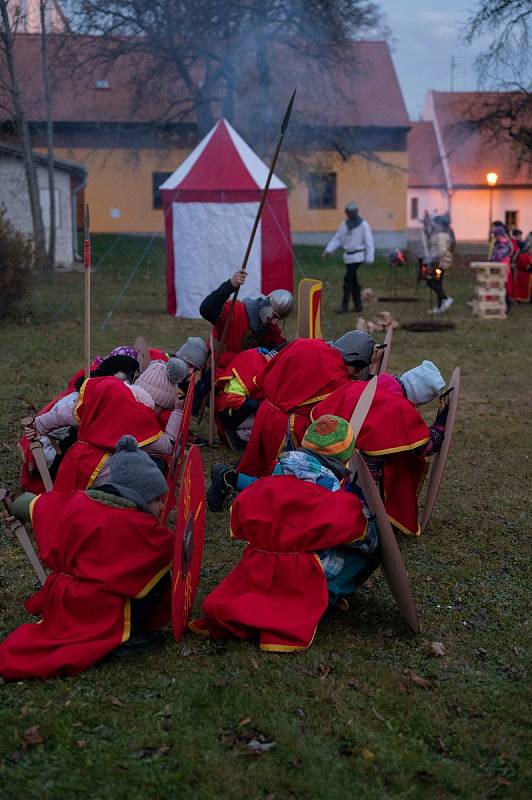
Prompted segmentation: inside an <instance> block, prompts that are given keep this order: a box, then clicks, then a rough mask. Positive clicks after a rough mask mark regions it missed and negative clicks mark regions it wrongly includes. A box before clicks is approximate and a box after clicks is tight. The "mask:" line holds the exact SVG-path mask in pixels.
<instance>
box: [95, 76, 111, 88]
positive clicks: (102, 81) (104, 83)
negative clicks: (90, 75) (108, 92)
mask: <svg viewBox="0 0 532 800" xmlns="http://www.w3.org/2000/svg"><path fill="white" fill-rule="evenodd" d="M96 88H97V89H109V88H110V87H109V81H108V80H106V79H105V78H100V79H98V80H97V81H96Z"/></svg>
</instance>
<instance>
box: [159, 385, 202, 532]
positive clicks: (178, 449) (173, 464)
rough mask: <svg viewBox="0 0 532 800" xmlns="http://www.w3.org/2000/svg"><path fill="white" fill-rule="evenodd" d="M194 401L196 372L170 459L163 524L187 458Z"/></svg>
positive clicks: (162, 517) (188, 392)
mask: <svg viewBox="0 0 532 800" xmlns="http://www.w3.org/2000/svg"><path fill="white" fill-rule="evenodd" d="M193 402H194V373H192V375H191V376H190V383H189V384H188V389H187V394H186V397H185V403H184V405H183V416H182V417H181V427H180V428H179V433H178V434H177V439H176V442H175V445H174V452H173V453H172V458H171V460H170V466H169V469H168V477H167V480H166V482H167V484H168V494H167V495H166V501H165V504H164V507H163V510H162V511H161V515H160V517H159V519H160V521H161V525H166V521H167V519H168V514H169V513H170V511H171V510H172V508H173V503H174V497H175V493H176V489H177V485H178V483H179V476H180V473H181V467H182V466H183V461H184V460H185V449H186V446H187V440H188V430H189V427H190V418H191V416H192V404H193Z"/></svg>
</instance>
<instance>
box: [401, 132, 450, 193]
mask: <svg viewBox="0 0 532 800" xmlns="http://www.w3.org/2000/svg"><path fill="white" fill-rule="evenodd" d="M411 125H412V127H411V129H410V131H409V132H408V185H409V186H439V187H440V186H442V187H445V175H444V174H443V167H442V164H441V158H440V154H439V152H438V143H437V141H436V134H435V132H434V126H433V124H432V122H412V123H411Z"/></svg>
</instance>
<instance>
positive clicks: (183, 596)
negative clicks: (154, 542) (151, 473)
mask: <svg viewBox="0 0 532 800" xmlns="http://www.w3.org/2000/svg"><path fill="white" fill-rule="evenodd" d="M204 534H205V477H204V475H203V464H202V461H201V456H200V451H199V447H197V446H196V445H193V446H192V447H191V448H190V450H189V453H188V455H187V459H186V461H185V468H184V470H183V478H182V480H181V488H180V490H179V499H178V501H177V517H176V523H175V548H174V562H173V566H172V629H173V633H174V639H175V640H176V642H178V641H179V640H180V639H181V636H182V635H183V631H184V630H185V628H186V627H187V623H188V620H189V617H190V613H191V611H192V606H193V605H194V600H195V598H196V590H197V588H198V581H199V575H200V569H201V561H202V558H203V540H204Z"/></svg>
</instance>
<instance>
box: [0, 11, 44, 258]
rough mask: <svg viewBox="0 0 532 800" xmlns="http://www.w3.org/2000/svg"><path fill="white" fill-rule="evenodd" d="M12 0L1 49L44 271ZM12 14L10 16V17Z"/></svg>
mask: <svg viewBox="0 0 532 800" xmlns="http://www.w3.org/2000/svg"><path fill="white" fill-rule="evenodd" d="M8 6H9V0H0V48H1V54H0V55H1V56H2V57H3V60H5V63H6V66H7V75H8V78H9V81H8V91H9V94H10V97H11V102H12V113H13V121H14V124H15V129H16V133H17V137H18V140H19V143H20V146H21V149H22V157H23V162H24V169H25V172H26V181H27V184H28V196H29V201H30V209H31V218H32V225H33V245H34V250H35V262H34V263H35V265H36V266H39V267H41V268H42V267H43V266H44V265H45V263H46V258H45V237H44V225H43V219H42V211H41V205H40V201H39V185H38V181H37V169H36V167H35V160H34V158H33V151H32V149H31V136H30V130H29V125H28V120H27V117H26V114H25V110H24V105H23V100H22V92H21V86H20V78H19V74H18V70H17V63H16V59H15V47H14V39H15V33H16V29H17V24H18V19H19V17H18V15H17V14H16V13H13V12H12V9H8ZM10 12H11V14H10Z"/></svg>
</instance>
